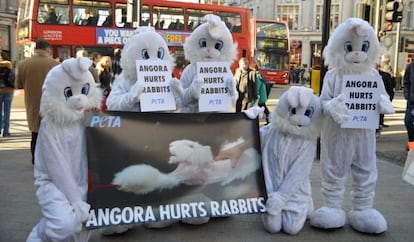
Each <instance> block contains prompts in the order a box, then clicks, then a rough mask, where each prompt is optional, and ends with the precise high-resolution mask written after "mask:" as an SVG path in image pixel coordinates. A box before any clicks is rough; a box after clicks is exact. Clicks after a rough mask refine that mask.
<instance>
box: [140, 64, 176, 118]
mask: <svg viewBox="0 0 414 242" xmlns="http://www.w3.org/2000/svg"><path fill="white" fill-rule="evenodd" d="M136 66H137V78H138V79H137V80H138V81H139V82H142V83H143V84H144V91H143V92H142V93H141V96H140V103H141V111H142V112H151V111H171V110H175V109H176V106H175V99H174V95H173V93H172V90H171V88H170V81H171V79H172V74H171V73H172V71H171V67H170V63H169V61H162V60H137V61H136Z"/></svg>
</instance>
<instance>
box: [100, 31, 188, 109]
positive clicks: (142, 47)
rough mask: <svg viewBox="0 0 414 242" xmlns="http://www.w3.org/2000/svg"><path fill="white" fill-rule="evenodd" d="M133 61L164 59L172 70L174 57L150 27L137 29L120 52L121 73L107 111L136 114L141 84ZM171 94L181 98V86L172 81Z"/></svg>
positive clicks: (114, 86)
mask: <svg viewBox="0 0 414 242" xmlns="http://www.w3.org/2000/svg"><path fill="white" fill-rule="evenodd" d="M136 60H166V61H169V62H170V64H171V69H172V68H173V67H174V61H175V59H174V57H173V56H172V55H171V54H170V53H169V50H168V46H167V44H166V43H165V41H164V39H163V38H162V37H161V36H160V35H159V34H158V33H157V32H155V29H154V28H152V27H139V28H137V29H136V30H135V33H134V35H133V36H132V37H131V38H130V39H129V40H128V41H127V43H126V44H125V46H124V48H123V49H122V55H121V68H122V72H121V74H120V75H119V76H118V77H117V78H116V79H115V81H114V84H113V86H112V90H111V93H110V94H109V96H108V99H107V101H106V105H107V106H108V110H111V111H135V112H140V111H141V107H140V95H141V93H142V92H143V88H144V86H143V84H142V83H141V82H138V81H137V70H136ZM170 86H171V90H172V92H173V95H174V96H175V97H176V99H177V98H178V97H180V96H181V95H182V90H181V84H180V83H179V81H178V80H177V79H176V78H172V79H171V82H170Z"/></svg>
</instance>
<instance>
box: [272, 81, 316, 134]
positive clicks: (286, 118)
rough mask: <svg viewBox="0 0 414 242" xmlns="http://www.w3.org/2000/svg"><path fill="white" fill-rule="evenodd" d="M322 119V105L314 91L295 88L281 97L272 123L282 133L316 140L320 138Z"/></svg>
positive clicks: (291, 88)
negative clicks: (307, 113)
mask: <svg viewBox="0 0 414 242" xmlns="http://www.w3.org/2000/svg"><path fill="white" fill-rule="evenodd" d="M293 109H294V110H295V113H294V114H293V113H292V110H293ZM306 112H312V115H311V116H307V115H305V113H306ZM321 118H322V107H321V103H320V100H319V98H317V97H316V96H315V95H313V90H312V89H310V88H305V87H295V86H293V87H290V88H289V90H288V91H286V92H285V93H283V94H282V96H281V97H280V100H279V103H278V105H277V106H276V107H275V110H274V112H273V113H272V114H271V118H270V122H271V123H272V124H273V126H274V127H275V128H277V129H278V131H279V132H281V133H287V134H289V135H295V136H299V137H302V138H306V139H314V138H315V137H318V136H319V132H320V129H321V128H320V126H321Z"/></svg>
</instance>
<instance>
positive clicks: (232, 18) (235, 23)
mask: <svg viewBox="0 0 414 242" xmlns="http://www.w3.org/2000/svg"><path fill="white" fill-rule="evenodd" d="M216 14H217V15H218V16H220V18H221V20H222V21H224V23H226V26H227V28H229V30H230V31H231V32H232V33H241V32H242V26H241V17H240V13H234V12H217V13H216Z"/></svg>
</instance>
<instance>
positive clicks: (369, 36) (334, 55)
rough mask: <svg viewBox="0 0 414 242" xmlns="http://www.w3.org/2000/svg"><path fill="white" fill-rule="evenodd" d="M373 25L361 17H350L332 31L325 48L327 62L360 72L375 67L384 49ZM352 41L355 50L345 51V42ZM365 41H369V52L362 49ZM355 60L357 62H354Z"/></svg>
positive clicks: (345, 70)
mask: <svg viewBox="0 0 414 242" xmlns="http://www.w3.org/2000/svg"><path fill="white" fill-rule="evenodd" d="M372 30H373V29H372V27H371V25H370V24H369V23H368V22H367V21H364V20H362V19H359V18H349V19H347V20H346V21H345V22H344V23H342V24H340V25H338V27H337V28H336V29H335V30H334V31H333V32H332V34H331V37H330V38H329V40H328V45H327V46H326V47H325V48H324V51H323V57H324V59H325V64H326V65H329V66H330V67H331V68H335V67H336V68H339V69H340V70H342V71H343V72H352V73H360V72H366V71H368V70H369V69H371V68H375V67H376V65H377V64H378V63H379V61H380V58H381V55H382V52H383V49H382V46H381V44H380V42H379V41H378V38H377V35H376V33H375V32H374V31H372ZM347 41H349V42H351V44H352V47H353V51H351V52H349V53H346V52H345V47H344V45H345V42H347ZM363 41H368V42H369V49H368V52H366V53H365V52H363V51H361V47H362V43H363ZM354 62H355V63H354ZM356 62H358V63H356Z"/></svg>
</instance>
